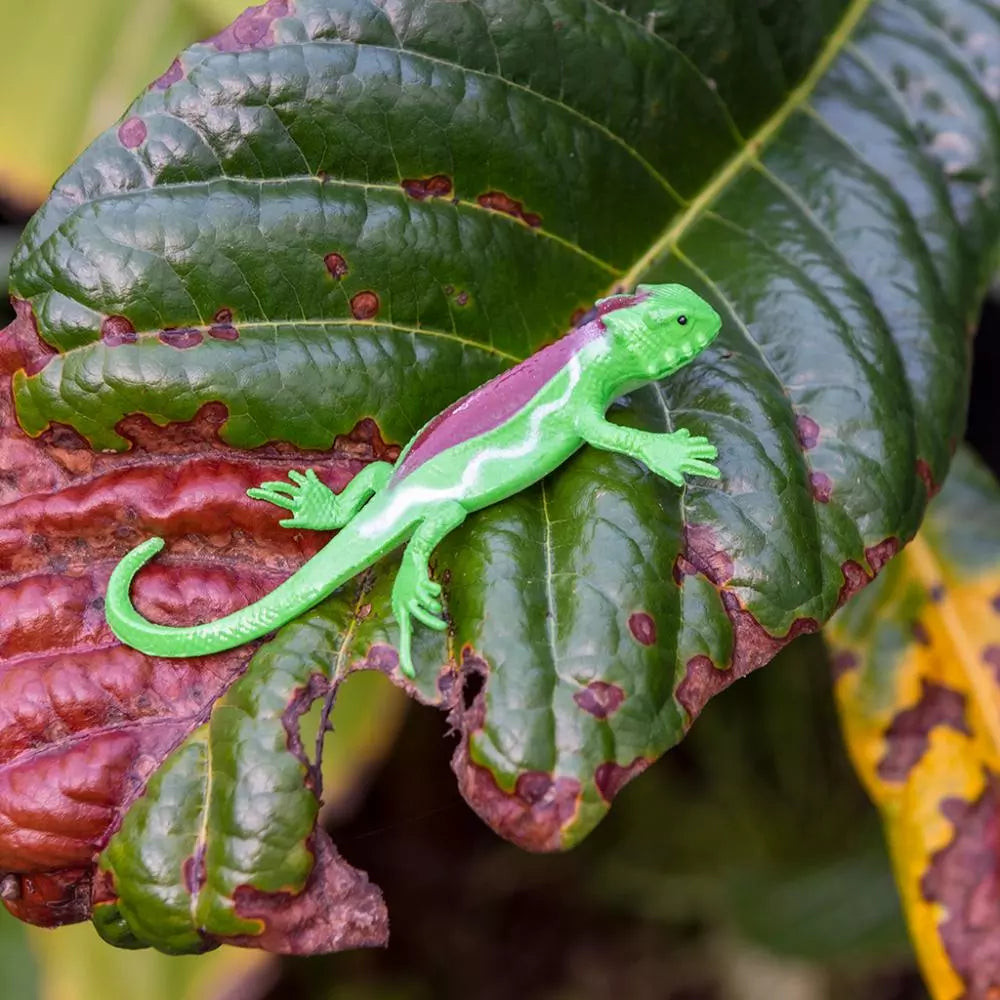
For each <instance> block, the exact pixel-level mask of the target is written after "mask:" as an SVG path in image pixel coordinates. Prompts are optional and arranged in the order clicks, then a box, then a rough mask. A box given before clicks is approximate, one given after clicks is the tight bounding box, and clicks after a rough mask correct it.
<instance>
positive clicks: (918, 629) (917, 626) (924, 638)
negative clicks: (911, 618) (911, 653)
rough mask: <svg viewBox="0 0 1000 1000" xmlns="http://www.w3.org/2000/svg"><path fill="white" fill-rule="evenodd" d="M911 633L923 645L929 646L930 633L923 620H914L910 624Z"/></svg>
mask: <svg viewBox="0 0 1000 1000" xmlns="http://www.w3.org/2000/svg"><path fill="white" fill-rule="evenodd" d="M910 634H911V635H912V636H913V638H914V639H915V640H916V641H917V642H918V643H920V645H921V646H929V645H930V644H931V637H930V633H929V632H928V631H927V626H926V625H924V623H923V622H919V621H918V622H914V623H913V624H912V625H911V626H910Z"/></svg>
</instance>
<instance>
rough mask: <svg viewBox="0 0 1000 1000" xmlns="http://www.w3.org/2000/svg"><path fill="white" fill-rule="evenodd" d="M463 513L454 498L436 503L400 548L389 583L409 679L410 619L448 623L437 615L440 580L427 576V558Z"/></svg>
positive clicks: (437, 626) (401, 656) (439, 625)
mask: <svg viewBox="0 0 1000 1000" xmlns="http://www.w3.org/2000/svg"><path fill="white" fill-rule="evenodd" d="M465 517H466V510H465V508H464V507H463V506H462V505H461V504H460V503H459V502H458V501H457V500H447V501H444V502H441V503H436V504H435V505H434V507H433V508H432V509H431V510H430V511H429V512H428V513H427V515H426V516H425V517H424V519H423V520H422V521H421V522H420V524H419V525H418V526H417V530H416V531H414V533H413V535H412V536H411V537H410V541H409V544H408V545H407V546H406V549H405V550H404V551H403V561H402V564H401V565H400V567H399V572H398V573H397V574H396V581H395V583H394V584H393V587H392V613H393V615H394V616H395V618H396V623H397V624H398V625H399V669H400V670H401V671H402V672H403V676H404V677H409V678H410V679H411V680H412V679H413V677H415V676H416V674H415V672H414V669H413V659H412V654H411V643H412V639H413V619H414V618H416V619H417V620H418V621H421V622H423V623H424V625H426V626H427V627H428V628H433V629H437V630H438V631H442V630H443V629H446V628H447V627H448V623H447V622H445V621H444V620H443V619H442V618H441V617H440V614H441V601H440V600H439V599H438V598H439V597H440V595H441V584H440V583H437V582H436V581H435V580H432V579H431V578H430V568H429V567H428V565H427V561H428V560H429V559H430V557H431V553H432V552H433V551H434V549H435V548H436V547H437V545H438V544H439V543H440V541H441V540H442V539H443V538H444V537H445V535H447V534H449V533H450V532H452V531H454V530H455V528H457V527H458V526H459V525H460V524H461V523H462V522H463V521H464V520H465Z"/></svg>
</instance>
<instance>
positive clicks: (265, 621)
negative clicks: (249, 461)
mask: <svg viewBox="0 0 1000 1000" xmlns="http://www.w3.org/2000/svg"><path fill="white" fill-rule="evenodd" d="M720 326H721V320H720V318H719V315H718V313H716V312H715V310H714V309H712V307H711V306H709V305H708V303H707V302H705V301H704V300H703V299H702V298H700V297H699V296H698V295H696V294H695V293H694V292H692V291H691V290H690V289H688V288H685V287H684V286H682V285H640V286H639V287H638V289H637V290H636V293H635V295H616V296H612V297H611V298H608V299H602V300H601V301H600V302H598V304H597V315H596V317H595V318H594V319H593V320H591V321H590V322H589V323H587V324H585V325H583V326H580V327H577V328H576V329H575V330H573V331H572V332H571V333H569V334H567V335H566V336H565V337H563V338H562V339H561V340H558V341H556V342H555V343H554V344H550V345H549V346H548V347H546V348H543V349H542V350H541V351H538V352H537V353H536V354H533V355H532V356H531V357H530V358H528V359H527V360H526V361H523V362H521V363H520V364H519V365H516V366H515V367H514V368H511V369H510V370H509V371H507V372H504V373H503V374H502V375H499V376H497V377H496V378H495V379H493V380H492V381H490V382H487V383H486V384H485V385H483V386H480V388H478V389H476V390H475V391H474V392H472V393H470V394H469V395H468V396H465V397H464V398H463V399H460V400H459V401H458V402H457V403H455V404H453V405H452V406H450V407H449V408H448V409H447V410H444V411H443V412H442V413H440V414H438V416H436V417H434V418H433V419H432V420H431V421H430V422H429V423H427V424H426V425H425V426H424V427H423V428H422V429H421V430H420V432H419V433H418V434H417V435H416V437H414V438H413V440H412V441H410V443H409V444H408V445H407V446H406V448H405V449H404V450H403V452H402V454H401V455H400V456H399V459H398V461H397V462H396V464H395V465H390V464H389V463H387V462H373V463H372V464H371V465H368V466H366V467H365V468H364V469H363V470H362V471H361V472H359V473H358V475H357V476H355V477H354V479H352V480H351V482H350V483H348V485H347V487H346V488H345V489H344V491H343V492H342V493H340V494H335V493H333V491H332V490H330V489H329V488H328V487H326V486H324V485H323V484H322V483H321V482H320V481H319V479H318V478H317V477H316V473H315V472H313V470H312V469H309V470H308V471H306V472H305V473H304V474H303V473H300V472H294V471H293V472H290V473H289V479H290V480H291V482H271V483H264V484H263V485H262V486H261V487H260V488H255V489H251V490H248V491H247V492H248V493H249V495H250V496H252V497H254V498H255V499H260V500H267V501H269V502H270V503H273V504H277V505H278V506H279V507H284V508H286V509H287V510H289V511H291V512H292V516H291V517H290V518H287V519H285V520H283V521H282V522H281V523H282V524H283V525H285V526H286V527H290V528H310V529H315V530H317V531H325V530H329V529H333V528H341V529H343V530H341V531H340V533H339V534H338V535H336V536H335V537H334V538H333V540H332V541H330V542H329V544H327V545H326V547H325V548H323V549H322V550H321V551H320V552H318V553H317V554H316V555H315V556H314V557H313V558H312V559H310V560H309V562H307V563H306V564H305V565H304V566H303V567H302V568H301V569H299V570H298V572H296V573H295V574H293V575H292V576H291V577H290V578H289V579H288V580H286V581H285V582H284V583H282V584H281V585H280V586H279V587H277V588H275V590H273V591H272V592H271V593H270V594H268V595H267V596H266V597H264V598H262V599H261V600H259V601H257V602H256V603H255V604H252V605H250V606H249V607H246V608H243V609H241V610H240V611H236V612H234V613H233V614H231V615H227V616H226V617H225V618H220V619H219V620H218V621H214V622H208V623H206V624H204V625H195V626H192V627H189V628H173V627H170V626H164V625H157V624H154V623H153V622H150V621H148V620H147V619H145V618H143V617H142V616H141V615H140V614H139V613H138V612H137V611H136V610H135V608H134V607H133V606H132V603H131V600H130V597H129V590H130V588H131V585H132V579H133V577H134V576H135V574H136V573H137V572H138V571H139V569H141V567H142V566H143V565H144V564H145V563H146V562H147V561H148V560H150V559H151V558H152V557H153V556H154V555H155V554H156V553H157V552H159V551H160V549H162V548H163V544H164V543H163V539H162V538H150V539H148V540H147V541H145V542H143V543H142V544H141V545H138V546H137V547H136V548H134V549H133V550H132V551H131V552H129V553H128V554H127V555H126V556H125V557H124V558H123V559H122V561H121V562H120V563H119V564H118V565H117V566H116V567H115V570H114V572H113V573H112V574H111V579H110V581H109V583H108V594H107V601H106V614H107V619H108V624H109V625H110V626H111V629H112V631H113V632H114V633H115V635H116V636H118V638H119V639H121V641H122V642H124V643H126V644H127V645H129V646H133V647H135V648H136V649H139V650H141V651H142V652H144V653H148V654H150V655H153V656H167V657H187V656H201V655H204V654H207V653H215V652H218V651H220V650H224V649H231V648H232V647H233V646H238V645H241V644H242V643H245V642H249V641H250V640H252V639H257V638H259V637H260V636H262V635H266V634H267V633H268V632H271V631H272V630H274V629H276V628H277V627H278V626H280V625H284V624H285V623H286V622H289V621H291V620H292V619H293V618H295V617H297V616H298V615H300V614H302V613H303V612H305V611H308V610H309V608H311V607H313V606H314V605H315V604H317V603H318V602H319V601H321V600H323V599H324V598H325V597H328V596H329V595H330V594H332V593H333V591H335V590H336V589H337V588H338V587H340V586H341V585H342V584H344V583H345V582H346V581H347V580H349V579H350V578H351V577H352V576H355V575H356V574H357V573H360V572H361V571H362V570H364V569H365V568H366V567H368V566H370V565H371V564H372V563H373V562H375V561H376V560H377V559H379V558H381V557H382V556H383V555H385V554H386V553H387V552H390V551H391V550H392V549H394V548H396V547H397V546H398V545H400V544H401V543H402V542H404V541H406V540H407V539H409V544H408V545H407V546H406V549H405V551H404V553H403V559H402V565H401V566H400V568H399V572H398V574H397V576H396V580H395V584H394V586H393V589H392V610H393V614H394V615H395V618H396V623H397V625H398V626H399V666H400V669H401V670H402V672H403V674H405V675H406V676H407V677H411V678H412V677H413V676H414V670H413V662H412V659H411V650H410V646H411V638H412V630H413V624H412V619H414V618H416V619H417V620H418V621H421V622H423V623H424V624H425V625H427V626H428V627H430V628H434V629H444V628H446V627H447V624H446V622H445V621H443V620H442V618H441V617H440V615H441V610H442V608H441V601H440V600H439V597H440V594H441V585H440V584H439V583H436V582H435V581H433V580H432V579H431V578H430V571H429V568H428V560H429V558H430V555H431V553H432V552H433V550H434V548H435V546H436V545H437V544H438V543H439V542H440V541H441V540H442V539H443V538H444V537H445V535H447V534H448V533H449V532H451V531H454V530H455V528H457V527H458V526H459V525H460V524H461V523H462V522H463V521H464V520H465V518H466V516H467V515H468V514H470V513H471V512H473V511H476V510H480V509H481V508H483V507H487V506H489V505H490V504H494V503H496V502H497V501H499V500H503V499H505V498H506V497H509V496H511V495H513V494H515V493H517V492H519V491H520V490H523V489H524V488H525V487H527V486H530V485H531V484H532V483H535V482H537V481H538V480H540V479H542V478H543V477H544V476H546V475H548V474H549V473H550V472H552V471H553V470H554V469H556V468H557V467H558V466H559V465H561V464H562V463H563V462H565V461H566V459H567V458H569V457H570V455H572V454H573V453H574V452H575V451H576V450H577V449H578V448H580V447H581V446H582V445H583V444H591V445H594V447H596V448H603V449H605V450H607V451H615V452H620V453H621V454H624V455H630V456H631V457H633V458H636V459H638V460H639V461H640V462H642V463H643V464H644V465H646V466H647V467H648V468H649V469H650V470H651V471H653V472H655V473H656V474H657V475H659V476H662V477H663V478H664V479H667V480H669V481H670V482H672V483H675V484H676V485H678V486H681V485H683V482H684V476H685V475H700V476H708V477H710V478H712V479H718V478H719V470H718V469H717V468H716V467H715V466H714V465H712V464H711V460H712V459H714V458H715V457H716V449H715V447H714V446H713V445H712V444H711V443H710V442H709V441H708V440H707V439H706V438H703V437H692V436H691V434H690V433H689V432H688V431H687V430H685V429H683V428H681V429H680V430H677V431H674V432H673V433H671V434H655V433H651V432H649V431H640V430H634V429H632V428H628V427H620V426H618V425H616V424H612V423H609V422H608V421H607V420H606V419H605V417H604V414H605V411H606V410H607V408H608V407H609V406H610V405H611V402H612V401H613V400H614V399H615V398H616V397H618V396H620V395H622V394H623V393H626V392H629V391H630V390H632V389H635V388H637V387H639V386H640V385H643V384H645V383H647V382H651V381H654V380H656V379H661V378H664V377H665V376H667V375H669V374H670V373H671V372H674V371H676V370H677V369H678V368H680V367H681V366H682V365H685V364H687V363H688V362H689V361H690V360H691V359H692V358H693V357H694V356H695V355H696V354H698V353H699V352H700V351H701V350H702V349H703V348H704V347H705V346H706V345H707V344H708V343H709V342H710V341H712V340H713V339H714V338H715V336H716V335H717V334H718V332H719V328H720Z"/></svg>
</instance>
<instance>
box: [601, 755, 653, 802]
mask: <svg viewBox="0 0 1000 1000" xmlns="http://www.w3.org/2000/svg"><path fill="white" fill-rule="evenodd" d="M651 763H652V761H651V760H649V758H647V757H636V759H635V760H634V761H632V763H631V764H629V765H627V766H625V767H623V766H622V765H621V764H616V763H615V762H614V761H613V760H609V761H607V762H605V763H604V764H600V765H599V766H598V768H597V770H596V771H595V772H594V784H595V785H597V790H598V791H599V792H600V793H601V798H602V799H604V801H605V802H611V801H612V800H613V799H614V797H615V796H616V795H617V794H618V793H619V792H620V791H621V790H622V789H623V788H624V787H625V786H626V785H627V784H628V783H629V782H630V781H631V780H632V779H633V778H634V777H636V776H637V775H640V774H642V772H643V771H645V770H646V768H647V767H649V765H650V764H651Z"/></svg>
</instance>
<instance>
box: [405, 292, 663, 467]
mask: <svg viewBox="0 0 1000 1000" xmlns="http://www.w3.org/2000/svg"><path fill="white" fill-rule="evenodd" d="M645 297H646V296H645V295H622V296H616V297H615V298H613V299H610V300H608V301H606V302H604V303H602V304H601V305H600V306H598V307H597V308H596V310H594V311H592V312H593V313H594V314H593V318H592V319H591V320H590V322H588V323H586V324H584V325H583V326H578V327H576V328H575V329H574V330H571V331H570V332H569V333H568V334H566V336H565V337H561V338H560V339H559V340H557V341H556V342H555V343H553V344H549V345H548V347H543V348H542V350H540V351H537V352H536V353H534V354H532V355H531V357H530V358H526V359H525V360H524V361H522V362H520V364H517V365H515V366H514V367H513V368H510V369H508V370H507V371H505V372H503V373H502V374H500V375H497V377H496V378H494V379H491V380H490V381H489V382H487V383H485V384H484V385H481V386H480V387H479V388H478V389H474V390H473V391H472V392H470V393H469V394H468V395H467V396H463V397H462V398H461V399H460V400H458V401H457V402H455V403H452V404H451V406H449V407H448V409H446V410H442V411H441V412H440V413H439V414H438V415H437V416H436V417H435V418H434V419H433V420H431V421H430V422H429V423H428V424H427V425H426V426H425V427H424V428H423V430H421V432H420V433H419V434H418V435H417V437H416V439H415V440H414V442H413V444H412V445H411V446H410V448H409V450H408V451H407V452H406V454H405V455H404V456H403V461H402V462H401V463H400V464H399V465H398V466H397V467H396V471H395V472H394V473H393V477H392V479H393V482H398V481H399V480H401V479H403V478H404V477H405V476H407V475H409V473H411V472H413V470H414V469H417V468H419V467H420V466H421V465H423V464H424V462H426V461H428V459H431V458H433V457H434V456H435V455H439V454H441V452H443V451H446V450H447V449H448V448H453V447H454V446H455V445H458V444H461V443H462V442H463V441H468V440H470V439H471V438H474V437H478V436H479V435H480V434H485V433H486V432H487V431H491V430H493V429H494V428H496V427H499V426H500V424H502V423H504V421H506V420H509V419H510V418H511V417H513V416H514V414H516V413H517V412H518V410H520V409H522V408H523V407H524V406H526V405H527V404H528V403H529V402H530V401H531V399H532V398H533V397H534V396H536V395H537V394H538V392H539V391H540V390H541V389H542V388H543V387H544V386H545V385H546V384H547V383H548V382H551V381H552V379H553V378H555V376H556V375H558V374H559V372H560V371H562V369H563V368H565V367H566V365H567V364H568V363H569V359H570V358H571V357H573V355H575V354H577V353H579V352H580V351H581V350H583V348H584V347H586V345H587V344H589V343H591V342H592V341H594V340H596V339H597V338H598V337H600V336H602V335H603V334H604V332H605V328H604V324H603V323H602V322H601V316H604V315H605V314H607V313H609V312H612V311H613V310H615V309H623V308H625V307H626V306H631V305H634V304H635V303H636V302H639V301H641V300H642V299H644V298H645Z"/></svg>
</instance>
